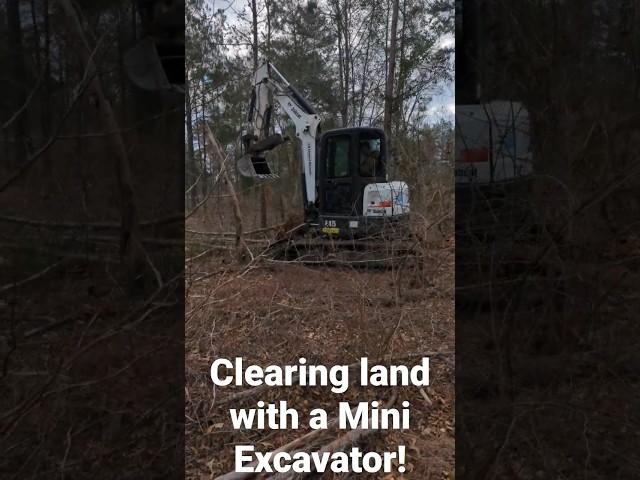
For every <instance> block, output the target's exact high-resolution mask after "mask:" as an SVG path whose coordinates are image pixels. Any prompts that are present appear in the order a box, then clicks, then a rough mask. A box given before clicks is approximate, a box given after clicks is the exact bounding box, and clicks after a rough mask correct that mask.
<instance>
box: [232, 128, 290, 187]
mask: <svg viewBox="0 0 640 480" xmlns="http://www.w3.org/2000/svg"><path fill="white" fill-rule="evenodd" d="M286 141H287V138H286V137H283V136H282V135H280V134H275V135H271V136H269V137H267V138H265V139H263V140H259V141H253V136H252V135H245V136H244V137H243V142H244V144H245V151H246V152H247V153H246V154H245V155H243V156H242V157H240V159H238V171H239V172H240V174H241V175H242V176H244V177H250V178H258V179H268V178H279V177H278V174H276V173H273V171H272V170H271V167H270V166H269V163H268V162H267V159H266V158H265V157H264V156H263V153H264V152H266V151H268V150H271V149H273V148H275V147H277V146H278V145H281V144H282V143H284V142H286Z"/></svg>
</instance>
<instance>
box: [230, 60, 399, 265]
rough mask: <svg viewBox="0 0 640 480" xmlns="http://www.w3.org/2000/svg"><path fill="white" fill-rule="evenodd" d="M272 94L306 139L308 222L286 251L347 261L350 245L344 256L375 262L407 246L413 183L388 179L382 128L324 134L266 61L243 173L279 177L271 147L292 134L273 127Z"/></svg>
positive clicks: (256, 85)
mask: <svg viewBox="0 0 640 480" xmlns="http://www.w3.org/2000/svg"><path fill="white" fill-rule="evenodd" d="M274 101H275V102H277V104H278V105H279V106H280V108H281V110H282V111H284V112H285V113H286V114H287V115H288V117H289V118H290V119H291V121H292V122H293V124H294V126H295V135H296V137H297V138H298V139H299V140H300V143H301V148H300V155H301V158H300V164H301V171H302V191H303V199H304V214H305V222H304V224H303V225H302V226H301V227H302V228H300V229H297V230H296V232H295V235H290V236H289V237H288V238H286V239H284V241H281V242H280V245H281V246H282V245H283V244H285V245H286V247H285V248H284V249H281V252H282V251H285V252H286V257H288V258H291V257H292V256H295V258H296V259H302V260H304V258H307V259H309V258H314V260H310V263H331V261H332V260H333V261H339V262H340V263H342V261H341V260H337V258H338V257H337V256H342V257H344V254H345V252H351V254H350V255H348V256H347V257H348V260H344V262H346V263H357V262H366V263H370V262H374V263H375V262H376V261H381V259H387V258H389V253H390V248H393V254H394V255H396V256H397V255H398V254H401V253H403V252H405V251H406V249H405V247H403V246H402V245H403V242H404V243H406V240H407V236H408V232H409V228H408V225H409V222H408V215H409V188H408V186H407V184H406V183H405V182H400V181H391V182H389V181H387V172H386V166H387V160H388V158H389V154H388V142H387V138H386V136H385V134H384V131H383V130H381V129H379V128H370V127H354V128H339V129H335V130H329V131H327V132H324V133H322V134H320V117H319V115H318V113H317V112H316V110H315V109H314V107H313V106H312V105H311V104H310V103H309V102H308V101H307V100H306V99H305V98H304V97H303V96H302V95H301V94H300V93H299V92H298V91H297V90H296V89H295V88H294V87H293V86H292V85H291V84H290V83H289V82H288V81H287V80H286V79H285V77H284V76H283V75H282V74H281V73H280V72H279V71H278V70H277V69H276V68H275V67H274V66H273V65H272V64H270V63H268V62H267V63H264V64H263V65H262V66H261V67H259V68H258V70H257V71H256V72H255V75H254V82H253V92H252V96H251V102H250V106H249V112H248V116H247V122H246V124H245V126H244V128H243V134H242V153H243V155H242V156H241V158H240V159H239V160H238V170H239V172H240V173H241V174H242V175H243V176H246V177H252V178H256V179H259V180H264V179H270V178H277V175H275V174H273V173H272V171H271V168H270V166H269V163H268V162H267V159H266V158H265V153H266V152H267V151H269V150H272V149H274V148H276V147H277V146H279V145H281V144H282V143H284V142H286V141H287V140H288V139H287V138H286V137H283V136H282V135H281V134H279V133H272V132H273V129H272V127H271V119H272V115H273V112H274V109H273V106H274ZM311 251H313V254H312V253H311ZM292 252H294V253H292ZM301 252H303V253H302V254H301ZM318 256H320V259H318Z"/></svg>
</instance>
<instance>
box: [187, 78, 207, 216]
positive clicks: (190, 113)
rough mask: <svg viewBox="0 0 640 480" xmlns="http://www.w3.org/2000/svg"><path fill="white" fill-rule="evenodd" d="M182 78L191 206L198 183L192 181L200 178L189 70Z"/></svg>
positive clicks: (194, 199) (196, 201)
mask: <svg viewBox="0 0 640 480" xmlns="http://www.w3.org/2000/svg"><path fill="white" fill-rule="evenodd" d="M184 80H185V84H184V98H185V109H186V117H187V119H186V122H187V155H188V156H189V158H188V159H187V161H188V165H189V166H190V168H189V170H191V175H189V174H188V173H189V172H187V175H186V177H187V178H188V179H189V183H190V185H189V186H190V188H191V206H192V207H193V206H195V205H196V204H197V203H198V185H194V183H196V182H198V178H200V176H199V173H198V168H197V162H196V154H195V151H194V148H193V110H192V108H193V107H192V105H191V91H190V89H191V83H190V81H189V72H186V75H185V79H184ZM203 173H204V172H203Z"/></svg>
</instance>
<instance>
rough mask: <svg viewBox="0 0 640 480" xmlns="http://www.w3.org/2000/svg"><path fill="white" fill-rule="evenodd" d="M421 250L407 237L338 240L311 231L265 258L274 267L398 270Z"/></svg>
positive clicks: (302, 232) (272, 249)
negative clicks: (287, 265)
mask: <svg viewBox="0 0 640 480" xmlns="http://www.w3.org/2000/svg"><path fill="white" fill-rule="evenodd" d="M418 246H419V245H418V242H417V241H416V240H414V239H412V238H411V237H409V238H407V237H406V236H405V237H404V238H392V237H384V236H382V235H380V236H376V237H367V238H359V239H358V238H354V239H339V238H332V237H328V236H325V235H322V234H320V233H318V231H317V230H315V229H314V228H312V227H309V228H307V229H299V230H298V231H296V232H293V233H292V234H291V235H289V236H287V237H286V238H282V239H280V240H278V241H276V242H274V243H273V244H271V245H270V246H269V248H268V249H267V251H266V252H264V253H263V255H262V257H263V258H265V259H266V260H267V261H269V262H273V263H296V264H304V265H326V266H349V267H354V268H395V267H401V266H405V265H407V264H410V263H412V262H414V261H416V259H417V258H418V257H419V256H420V251H419V248H418Z"/></svg>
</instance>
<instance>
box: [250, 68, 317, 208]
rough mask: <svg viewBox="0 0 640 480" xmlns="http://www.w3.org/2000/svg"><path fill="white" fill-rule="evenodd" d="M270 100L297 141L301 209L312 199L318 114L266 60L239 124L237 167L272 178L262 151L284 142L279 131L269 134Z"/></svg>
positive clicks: (314, 184)
mask: <svg viewBox="0 0 640 480" xmlns="http://www.w3.org/2000/svg"><path fill="white" fill-rule="evenodd" d="M274 102H277V103H278V105H280V107H281V109H282V111H284V112H285V113H286V114H287V115H288V116H289V118H290V119H291V121H292V122H293V124H294V125H295V130H296V137H297V138H299V139H300V142H301V147H302V148H301V159H300V162H301V167H302V172H303V176H304V192H305V209H307V210H308V209H313V208H314V206H315V202H316V138H317V135H318V130H319V126H320V117H319V116H318V114H317V113H316V111H315V109H314V108H313V106H312V105H311V104H310V103H309V102H308V101H307V100H306V99H305V98H304V97H303V96H302V95H301V94H300V93H299V92H298V91H297V90H296V89H295V88H294V87H293V86H292V85H291V84H290V83H289V82H288V81H287V80H286V78H284V76H283V75H282V74H281V73H280V72H279V71H278V70H277V69H276V68H275V67H274V66H273V65H271V64H270V63H268V62H267V63H264V64H263V65H262V66H261V67H259V68H258V69H257V70H256V72H255V74H254V80H253V92H252V95H251V103H250V106H249V112H248V115H247V122H246V124H245V126H244V128H243V135H242V147H243V156H242V158H241V159H240V160H239V161H238V170H239V171H240V173H241V174H242V175H244V176H247V177H253V178H259V179H264V178H274V177H275V175H273V174H272V173H271V169H270V168H269V164H268V163H267V161H266V159H265V158H264V153H265V152H267V151H269V150H271V149H273V148H275V147H277V146H278V145H280V144H282V143H284V142H285V141H286V140H287V139H286V138H284V137H282V136H281V135H280V134H270V132H271V117H272V113H273V105H274Z"/></svg>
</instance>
